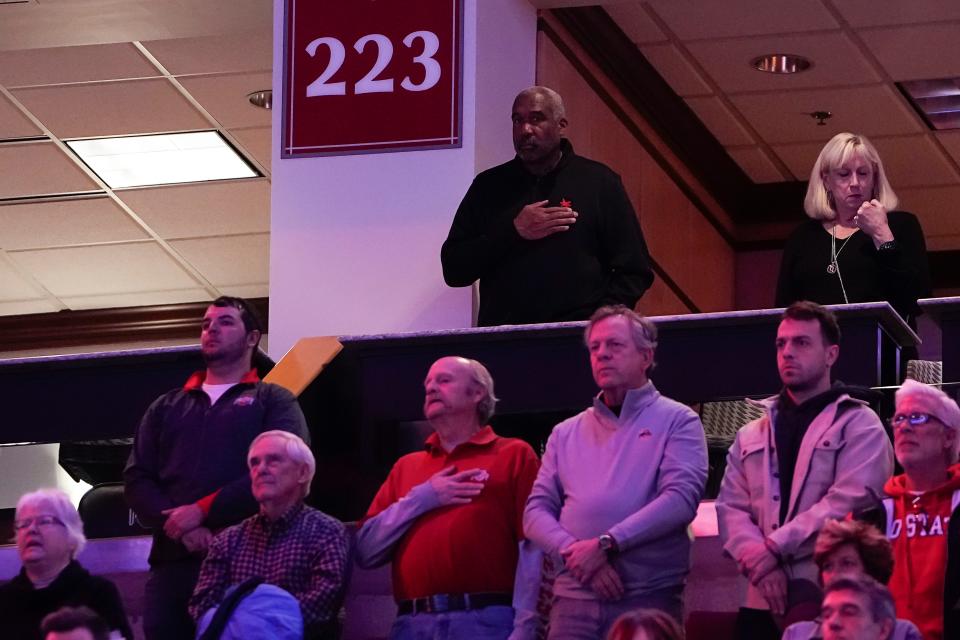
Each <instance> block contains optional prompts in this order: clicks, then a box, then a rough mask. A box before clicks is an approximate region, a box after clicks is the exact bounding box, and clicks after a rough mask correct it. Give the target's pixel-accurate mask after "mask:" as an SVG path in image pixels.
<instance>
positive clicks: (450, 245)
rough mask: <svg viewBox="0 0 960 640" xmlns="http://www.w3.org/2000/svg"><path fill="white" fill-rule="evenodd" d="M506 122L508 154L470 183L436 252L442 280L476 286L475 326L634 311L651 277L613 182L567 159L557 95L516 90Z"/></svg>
mask: <svg viewBox="0 0 960 640" xmlns="http://www.w3.org/2000/svg"><path fill="white" fill-rule="evenodd" d="M510 117H511V120H512V121H513V146H514V148H515V149H516V151H517V155H516V157H515V158H514V159H513V160H510V161H509V162H507V163H504V164H501V165H500V166H497V167H493V168H492V169H488V170H487V171H484V172H483V173H481V174H480V175H478V176H477V178H476V179H475V180H474V181H473V184H472V185H470V189H469V190H468V191H467V195H465V196H464V198H463V202H461V203H460V207H459V208H458V209H457V214H456V216H455V217H454V219H453V224H452V225H451V227H450V233H449V235H448V236H447V240H446V241H445V242H444V243H443V248H442V249H441V251H440V261H441V262H442V263H443V279H444V280H445V281H446V283H447V284H448V285H450V286H451V287H468V286H470V285H472V284H473V283H474V282H476V281H477V280H479V281H480V310H479V313H478V317H477V322H478V324H479V325H480V326H482V327H485V326H491V325H500V324H527V323H531V322H559V321H562V320H583V319H586V318H589V317H590V314H591V313H593V312H594V311H595V310H596V309H597V308H598V307H600V306H602V305H606V304H616V303H620V304H624V305H626V306H628V307H631V308H632V307H634V306H635V305H636V303H637V300H639V299H640V296H642V295H643V293H644V291H646V290H647V289H648V288H649V287H650V284H651V283H652V282H653V271H652V270H651V269H650V256H649V254H648V253H647V244H646V242H645V241H644V239H643V232H642V231H641V230H640V223H639V221H638V220H637V215H636V213H634V210H633V205H631V204H630V199H629V198H628V197H627V193H626V191H625V190H624V188H623V182H622V181H621V180H620V176H618V175H617V174H616V173H614V172H613V171H611V170H610V168H609V167H607V166H606V165H603V164H601V163H599V162H596V161H594V160H588V159H587V158H584V157H583V156H579V155H577V154H576V153H574V151H573V146H572V145H571V144H570V141H569V140H568V139H567V138H566V137H565V136H564V132H565V130H566V128H567V116H566V111H565V109H564V106H563V99H562V98H561V97H560V95H559V94H557V92H556V91H554V90H552V89H549V88H547V87H530V88H529V89H525V90H523V91H521V92H520V94H519V95H518V96H517V97H516V99H515V100H514V101H513V109H512V112H511V116H510Z"/></svg>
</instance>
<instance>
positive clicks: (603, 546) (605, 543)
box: [597, 533, 620, 555]
mask: <svg viewBox="0 0 960 640" xmlns="http://www.w3.org/2000/svg"><path fill="white" fill-rule="evenodd" d="M597 544H598V545H599V546H600V551H603V552H604V553H605V554H607V555H611V554H614V553H616V552H617V551H619V550H620V547H619V546H617V541H616V540H615V539H614V537H613V536H612V535H610V534H609V533H605V534H603V535H602V536H600V537H599V538H597Z"/></svg>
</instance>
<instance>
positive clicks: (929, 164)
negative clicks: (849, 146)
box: [872, 136, 960, 191]
mask: <svg viewBox="0 0 960 640" xmlns="http://www.w3.org/2000/svg"><path fill="white" fill-rule="evenodd" d="M872 142H873V144H874V145H875V146H876V147H877V151H878V152H879V153H880V158H881V159H882V160H883V165H884V168H885V169H886V172H887V178H888V179H889V180H890V184H891V185H893V188H894V190H895V191H896V190H899V189H900V188H901V187H914V186H928V185H948V184H957V182H958V180H960V177H958V176H957V173H956V171H954V169H953V166H952V165H951V163H950V161H949V160H948V159H947V157H946V156H945V155H944V153H943V152H942V151H940V149H938V148H937V146H936V145H935V144H934V143H933V140H931V139H930V138H929V137H927V136H906V137H896V138H872Z"/></svg>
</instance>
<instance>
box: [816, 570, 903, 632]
mask: <svg viewBox="0 0 960 640" xmlns="http://www.w3.org/2000/svg"><path fill="white" fill-rule="evenodd" d="M820 618H821V620H822V622H821V623H820V629H821V631H822V633H823V638H824V640H890V637H891V636H890V634H891V632H892V631H893V626H894V624H893V623H894V619H895V618H894V613H893V598H892V597H891V596H890V592H889V591H888V590H887V588H886V587H885V586H883V585H882V584H880V583H879V582H877V581H876V580H874V579H873V578H870V577H867V576H862V577H859V578H852V577H840V578H837V579H836V580H834V581H833V582H831V583H830V584H828V585H827V590H826V593H824V595H823V606H822V608H821V609H820Z"/></svg>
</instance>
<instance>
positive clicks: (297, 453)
mask: <svg viewBox="0 0 960 640" xmlns="http://www.w3.org/2000/svg"><path fill="white" fill-rule="evenodd" d="M266 438H279V439H281V440H283V444H284V452H285V453H286V454H287V457H289V458H290V459H291V460H293V461H294V462H296V463H297V464H302V465H304V466H305V467H307V481H306V483H304V487H303V497H304V498H306V497H307V496H308V495H310V484H311V483H312V482H313V476H314V474H315V473H316V472H317V460H316V458H314V457H313V451H311V450H310V447H309V446H308V445H307V443H306V442H304V441H303V438H301V437H300V436H298V435H297V434H295V433H290V432H289V431H283V430H281V429H271V430H270V431H264V432H263V433H261V434H260V435H258V436H257V437H256V438H254V439H253V442H251V443H250V448H249V449H247V466H249V465H250V452H251V451H253V447H254V446H255V445H256V444H257V443H258V442H260V441H261V440H264V439H266Z"/></svg>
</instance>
